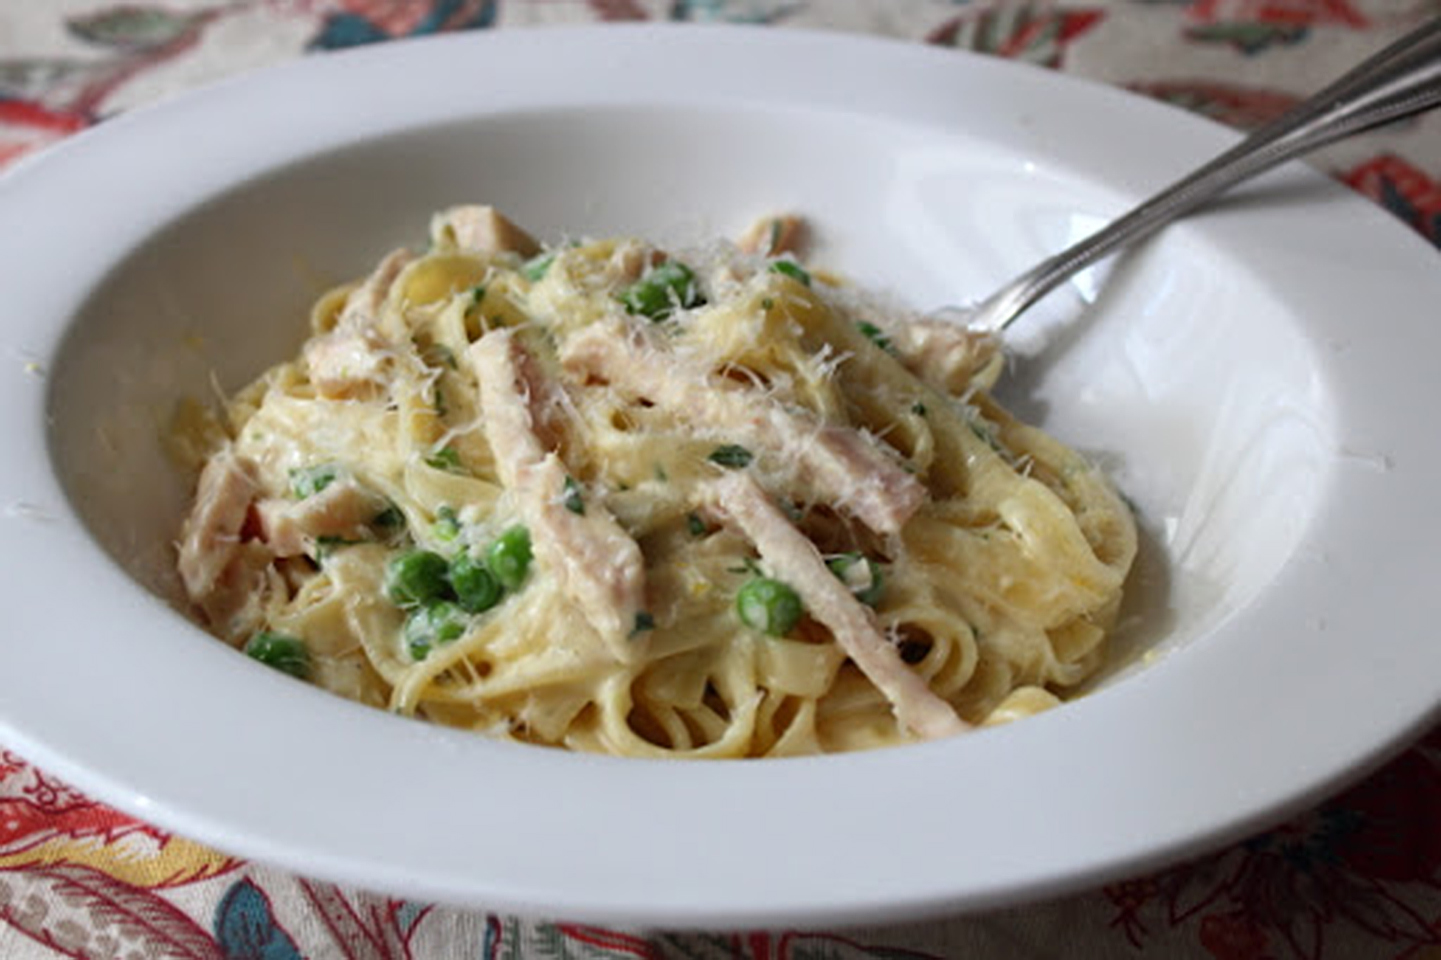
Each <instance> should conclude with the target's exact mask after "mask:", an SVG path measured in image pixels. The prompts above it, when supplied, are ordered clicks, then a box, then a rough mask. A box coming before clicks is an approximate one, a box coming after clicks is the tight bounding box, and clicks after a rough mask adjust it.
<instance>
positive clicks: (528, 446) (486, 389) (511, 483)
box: [470, 330, 646, 662]
mask: <svg viewBox="0 0 1441 960" xmlns="http://www.w3.org/2000/svg"><path fill="white" fill-rule="evenodd" d="M470 358H471V362H472V364H473V365H474V368H475V373H476V377H477V378H478V379H479V381H480V402H481V409H482V413H483V416H484V422H485V431H486V438H487V439H488V440H489V442H490V446H491V449H492V450H493V451H494V453H495V460H496V467H497V470H498V471H499V473H500V475H501V482H502V483H504V484H505V486H506V487H507V488H508V489H509V490H510V491H511V492H512V494H513V495H514V497H515V503H516V509H517V511H518V512H519V513H520V515H521V518H522V519H523V520H524V522H525V524H526V526H527V527H528V528H529V529H530V534H531V540H532V543H533V544H534V548H535V552H536V556H537V557H538V558H539V559H540V561H541V562H542V563H544V564H545V565H546V566H547V567H548V568H549V569H550V570H552V571H554V572H555V574H556V575H557V576H558V577H559V578H560V580H561V583H562V584H563V587H564V589H565V591H566V593H567V594H568V595H569V596H570V597H571V598H572V599H574V600H575V602H576V604H577V606H579V607H580V609H581V611H582V612H583V613H584V615H585V617H586V619H587V620H588V621H590V623H591V625H592V626H593V627H595V629H596V631H597V632H599V633H600V634H601V636H602V637H603V638H604V639H605V640H606V642H607V644H608V645H609V646H610V648H611V651H612V652H613V654H614V655H615V656H616V658H617V659H618V660H620V661H622V662H629V661H631V660H633V659H635V658H636V657H637V656H639V655H640V654H641V648H642V646H643V644H644V642H645V637H644V629H645V626H646V624H645V621H646V616H645V563H644V557H643V556H642V555H641V551H640V546H639V545H638V544H637V543H636V542H635V540H633V539H632V538H631V537H630V535H629V534H627V533H626V531H625V530H624V529H623V528H622V527H621V525H620V524H619V523H617V522H616V520H615V518H614V517H613V516H612V515H611V514H610V513H609V512H608V511H607V510H606V509H605V507H604V505H603V504H601V503H599V502H597V501H594V500H588V499H585V498H584V497H582V499H581V510H580V511H579V512H577V510H576V509H575V502H574V499H573V494H572V492H571V491H570V490H568V489H567V488H568V485H569V484H568V481H569V480H570V478H569V476H568V474H567V473H566V469H565V464H564V463H562V462H561V459H560V455H559V454H558V453H556V452H554V451H553V450H547V449H546V444H545V443H544V442H543V441H542V438H541V435H540V434H539V433H538V432H537V429H536V428H537V424H538V423H543V422H544V420H545V418H546V417H545V410H544V406H545V405H546V403H547V398H554V397H555V394H556V391H557V390H558V387H556V386H554V385H553V384H548V383H547V382H546V381H545V380H544V378H543V376H542V374H541V372H540V371H539V370H538V369H537V368H536V364H535V363H534V361H533V359H532V358H531V357H530V355H529V354H528V353H527V352H526V351H525V348H524V347H523V346H522V345H521V344H520V343H519V342H518V341H517V340H516V339H515V337H514V336H513V335H512V334H511V333H510V331H507V330H496V331H492V332H490V333H488V334H486V335H485V336H483V337H481V338H480V340H478V341H476V343H475V344H474V345H473V346H472V347H471V348H470Z"/></svg>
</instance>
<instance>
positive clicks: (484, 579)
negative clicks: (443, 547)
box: [450, 553, 505, 613]
mask: <svg viewBox="0 0 1441 960" xmlns="http://www.w3.org/2000/svg"><path fill="white" fill-rule="evenodd" d="M450 584H451V586H452V587H453V588H454V589H455V596H456V600H457V601H458V602H459V603H460V606H461V608H462V609H464V610H465V611H466V612H467V613H484V612H485V611H487V610H489V609H490V608H491V607H493V606H495V605H496V604H497V603H499V602H500V598H501V595H502V594H504V593H505V587H503V586H501V583H500V580H499V578H497V577H496V575H495V573H494V572H493V571H492V570H491V569H490V567H488V566H486V565H485V561H483V560H478V559H476V558H475V557H472V556H471V555H470V554H469V553H462V554H460V555H459V556H457V557H456V558H455V559H454V560H451V561H450Z"/></svg>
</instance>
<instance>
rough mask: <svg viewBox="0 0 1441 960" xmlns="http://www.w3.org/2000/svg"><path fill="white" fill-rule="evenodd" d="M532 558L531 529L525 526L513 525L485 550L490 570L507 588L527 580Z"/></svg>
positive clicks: (515, 586)
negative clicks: (526, 576)
mask: <svg viewBox="0 0 1441 960" xmlns="http://www.w3.org/2000/svg"><path fill="white" fill-rule="evenodd" d="M530 559H531V550H530V531H529V530H527V529H526V528H525V527H511V528H510V529H509V530H507V531H505V533H502V534H501V535H500V536H499V537H497V538H496V539H495V541H494V542H493V543H492V544H491V545H490V546H489V547H488V548H487V549H486V552H485V560H486V563H487V564H488V565H489V567H490V572H491V573H493V574H495V576H496V579H498V580H499V581H500V582H501V584H502V585H503V586H504V587H505V588H506V589H507V590H515V589H516V588H518V587H519V586H520V585H521V584H522V583H524V582H525V575H526V574H527V573H528V572H529V571H530Z"/></svg>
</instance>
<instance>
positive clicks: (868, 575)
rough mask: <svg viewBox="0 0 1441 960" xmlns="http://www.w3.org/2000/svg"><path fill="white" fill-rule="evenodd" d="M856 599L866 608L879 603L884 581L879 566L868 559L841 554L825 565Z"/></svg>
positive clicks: (850, 554) (858, 555)
mask: <svg viewBox="0 0 1441 960" xmlns="http://www.w3.org/2000/svg"><path fill="white" fill-rule="evenodd" d="M826 566H828V567H830V569H831V573H834V574H835V575H836V576H837V577H838V578H839V579H840V581H841V583H844V584H845V585H846V587H847V588H848V589H849V590H850V591H851V593H853V594H855V596H856V599H857V600H859V601H860V602H861V603H864V604H865V605H866V606H868V607H874V606H875V605H876V604H878V603H880V602H881V593H882V592H884V590H885V580H884V578H883V577H882V576H881V565H880V564H878V563H876V562H875V561H874V560H872V559H871V558H870V557H867V556H864V555H862V554H859V553H843V554H841V555H840V556H839V557H834V558H832V559H831V560H830V561H828V562H827V563H826Z"/></svg>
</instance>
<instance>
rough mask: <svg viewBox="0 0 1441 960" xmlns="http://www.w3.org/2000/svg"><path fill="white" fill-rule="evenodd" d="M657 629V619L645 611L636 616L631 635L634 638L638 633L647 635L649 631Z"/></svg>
mask: <svg viewBox="0 0 1441 960" xmlns="http://www.w3.org/2000/svg"><path fill="white" fill-rule="evenodd" d="M654 629H655V617H653V616H651V615H650V614H649V613H647V612H646V611H644V610H641V611H639V612H638V613H636V615H635V626H634V627H632V628H631V631H630V635H631V636H632V637H633V636H635V635H636V634H638V633H645V632H646V631H647V630H654Z"/></svg>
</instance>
